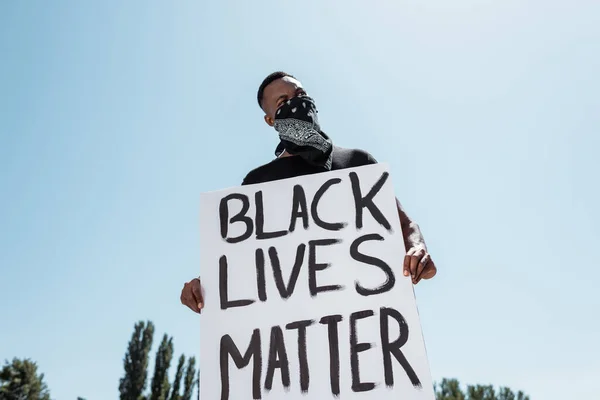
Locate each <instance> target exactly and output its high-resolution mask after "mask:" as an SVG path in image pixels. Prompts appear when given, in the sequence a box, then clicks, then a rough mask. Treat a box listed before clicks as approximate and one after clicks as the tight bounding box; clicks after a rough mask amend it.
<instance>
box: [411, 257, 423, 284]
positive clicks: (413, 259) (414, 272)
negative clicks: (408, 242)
mask: <svg viewBox="0 0 600 400" xmlns="http://www.w3.org/2000/svg"><path fill="white" fill-rule="evenodd" d="M424 253H425V252H424V251H423V250H419V251H418V252H417V253H415V254H414V255H412V256H411V257H410V276H412V278H413V283H416V282H415V281H416V278H417V269H418V267H419V262H420V261H421V258H423V254H424Z"/></svg>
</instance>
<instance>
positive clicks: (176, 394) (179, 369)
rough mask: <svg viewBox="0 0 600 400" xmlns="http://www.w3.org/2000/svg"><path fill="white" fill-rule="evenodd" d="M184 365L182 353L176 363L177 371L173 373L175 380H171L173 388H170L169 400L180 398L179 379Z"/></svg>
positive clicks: (179, 399) (181, 376)
mask: <svg viewBox="0 0 600 400" xmlns="http://www.w3.org/2000/svg"><path fill="white" fill-rule="evenodd" d="M184 367H185V356H184V355H183V354H182V355H181V357H179V363H178V364H177V372H176V373H175V380H174V381H173V390H171V397H170V399H169V400H181V395H180V394H179V388H180V387H181V379H182V378H183V368H184Z"/></svg>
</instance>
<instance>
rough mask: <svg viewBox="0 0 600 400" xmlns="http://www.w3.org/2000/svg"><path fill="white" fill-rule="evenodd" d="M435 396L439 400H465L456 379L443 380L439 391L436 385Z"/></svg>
mask: <svg viewBox="0 0 600 400" xmlns="http://www.w3.org/2000/svg"><path fill="white" fill-rule="evenodd" d="M435 396H436V399H437V400H465V394H464V393H463V391H462V390H461V389H460V383H459V382H458V380H456V379H446V378H444V379H442V382H441V383H440V386H439V389H438V388H437V385H436V388H435Z"/></svg>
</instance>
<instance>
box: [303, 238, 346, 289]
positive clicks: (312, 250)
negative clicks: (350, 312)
mask: <svg viewBox="0 0 600 400" xmlns="http://www.w3.org/2000/svg"><path fill="white" fill-rule="evenodd" d="M341 242H342V241H341V240H340V239H320V240H311V241H309V242H308V287H309V289H310V295H311V297H315V296H316V295H317V293H321V292H331V291H334V290H340V289H343V286H341V285H329V286H318V285H317V272H318V271H323V270H325V269H327V268H329V265H330V264H329V263H325V264H323V263H317V246H331V245H332V244H336V243H341Z"/></svg>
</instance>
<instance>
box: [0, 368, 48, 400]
mask: <svg viewBox="0 0 600 400" xmlns="http://www.w3.org/2000/svg"><path fill="white" fill-rule="evenodd" d="M0 400H50V391H49V390H48V387H47V386H46V384H45V383H44V374H39V375H38V372H37V364H36V363H34V362H32V361H31V360H29V359H25V360H19V359H17V358H14V359H13V360H12V363H9V362H8V361H6V362H5V365H4V367H3V368H2V370H0Z"/></svg>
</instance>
